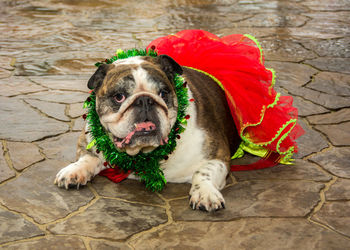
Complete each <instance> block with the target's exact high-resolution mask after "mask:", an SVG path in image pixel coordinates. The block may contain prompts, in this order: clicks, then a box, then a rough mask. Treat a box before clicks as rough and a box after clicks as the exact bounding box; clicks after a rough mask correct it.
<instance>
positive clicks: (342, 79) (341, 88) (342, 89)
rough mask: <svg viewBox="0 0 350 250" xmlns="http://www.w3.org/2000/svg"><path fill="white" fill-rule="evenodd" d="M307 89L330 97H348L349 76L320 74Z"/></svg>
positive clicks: (349, 94)
mask: <svg viewBox="0 0 350 250" xmlns="http://www.w3.org/2000/svg"><path fill="white" fill-rule="evenodd" d="M307 87H308V88H310V89H313V90H317V91H321V92H323V93H327V94H331V95H338V96H350V75H346V74H340V73H334V72H320V73H318V74H317V75H316V76H314V79H313V81H312V82H310V83H309V84H308V85H307Z"/></svg>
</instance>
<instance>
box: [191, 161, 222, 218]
mask: <svg viewBox="0 0 350 250" xmlns="http://www.w3.org/2000/svg"><path fill="white" fill-rule="evenodd" d="M227 173H228V170H227V166H226V164H225V163H224V162H223V161H221V160H208V161H204V162H202V163H201V164H200V167H199V168H198V170H197V171H196V172H195V173H194V174H193V177H192V187H191V190H190V206H191V208H192V209H200V210H206V211H215V210H218V209H220V208H225V200H224V198H223V196H222V194H221V193H220V191H219V190H221V189H222V188H224V186H225V184H226V176H227Z"/></svg>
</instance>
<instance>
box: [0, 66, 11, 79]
mask: <svg viewBox="0 0 350 250" xmlns="http://www.w3.org/2000/svg"><path fill="white" fill-rule="evenodd" d="M11 75H12V72H11V71H8V70H6V69H2V68H0V79H2V78H9V77H10V76H11Z"/></svg>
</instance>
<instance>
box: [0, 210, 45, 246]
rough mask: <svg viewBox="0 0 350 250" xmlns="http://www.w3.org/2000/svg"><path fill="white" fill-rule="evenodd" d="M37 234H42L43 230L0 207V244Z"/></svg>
mask: <svg viewBox="0 0 350 250" xmlns="http://www.w3.org/2000/svg"><path fill="white" fill-rule="evenodd" d="M39 235H44V232H43V231H41V230H40V229H39V228H38V227H37V226H36V225H34V224H33V223H31V222H29V221H26V220H25V219H23V217H22V216H20V215H18V214H14V213H11V212H9V211H6V210H4V209H2V208H0V244H2V243H6V242H10V241H15V240H21V239H25V238H30V237H34V236H39ZM17 249H18V248H17Z"/></svg>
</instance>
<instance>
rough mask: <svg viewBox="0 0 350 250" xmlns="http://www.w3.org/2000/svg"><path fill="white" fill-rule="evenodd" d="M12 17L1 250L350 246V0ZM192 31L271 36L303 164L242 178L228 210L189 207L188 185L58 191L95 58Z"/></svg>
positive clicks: (2, 37) (1, 75) (49, 7)
mask: <svg viewBox="0 0 350 250" xmlns="http://www.w3.org/2000/svg"><path fill="white" fill-rule="evenodd" d="M213 2H215V4H214V3H213ZM0 13H1V14H0V32H1V34H0V86H1V92H0V115H1V125H0V139H1V147H0V151H1V152H0V249H64V248H71V249H163V248H170V249H173V248H176V249H178V248H179V249H180V248H181V249H349V246H350V59H349V57H350V26H349V23H350V4H349V1H347V0H334V1H328V0H306V1H298V0H294V1H291V0H285V1H276V0H265V1H264V0H259V1H238V0H237V1H230V0H218V1H210V0H191V1H190V0H178V1H167V0H164V1H135V0H131V1H130V0H129V1H112V0H94V1H88V0H85V1H70V0H63V1H55V0H47V1H35V0H32V1H30V0H18V1H9V0H7V1H6V0H5V1H1V2H0ZM193 28H201V29H206V30H208V31H211V32H213V33H216V34H218V35H228V34H231V33H249V34H252V35H254V36H256V37H257V38H258V39H259V40H260V42H261V45H262V47H263V48H264V51H265V57H266V60H267V62H266V64H267V65H268V66H269V67H273V68H274V69H275V70H276V72H277V84H276V88H277V89H278V91H280V92H282V94H289V95H293V96H294V97H295V98H294V103H295V105H296V106H297V107H298V108H299V114H300V123H301V125H302V126H303V127H304V129H305V130H306V134H305V135H304V136H303V137H302V138H300V140H299V144H300V152H299V153H298V154H297V155H296V158H297V160H296V164H295V165H294V166H277V167H275V168H271V169H265V170H260V171H251V172H234V173H232V175H230V176H229V177H228V185H227V187H226V188H225V189H224V190H223V194H224V197H225V199H226V209H225V210H221V211H218V212H216V213H205V212H201V211H192V210H191V209H190V208H189V206H188V191H189V187H190V185H189V184H184V185H180V184H169V185H167V187H166V188H165V190H164V191H162V192H161V193H159V194H158V193H151V192H149V191H146V190H145V189H144V186H143V185H141V184H139V183H138V182H135V181H130V180H128V181H125V182H123V183H120V184H114V183H111V182H109V181H108V180H107V179H105V178H102V177H97V178H95V179H94V181H93V182H92V183H89V184H88V185H87V186H86V187H85V188H81V189H80V190H68V191H67V190H64V189H59V188H57V186H55V185H53V180H54V177H55V175H56V173H57V171H58V170H59V169H60V168H62V167H64V166H65V165H66V164H68V163H69V162H72V161H73V160H74V158H75V144H76V140H77V137H78V135H79V130H80V129H81V128H82V126H83V121H82V119H81V118H80V117H81V115H82V114H83V112H84V111H83V110H82V102H83V101H84V99H85V98H86V96H87V88H86V82H87V80H88V78H89V76H90V75H91V74H92V73H93V72H94V66H93V64H94V62H96V61H99V60H101V59H103V58H108V57H110V56H111V55H112V53H113V52H114V51H115V49H117V48H133V47H141V48H143V47H144V46H145V45H147V44H148V42H149V41H151V40H152V39H154V38H156V37H159V36H163V35H167V34H169V33H175V32H176V31H179V30H181V29H193ZM248 158H249V157H248ZM247 160H249V159H247Z"/></svg>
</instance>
